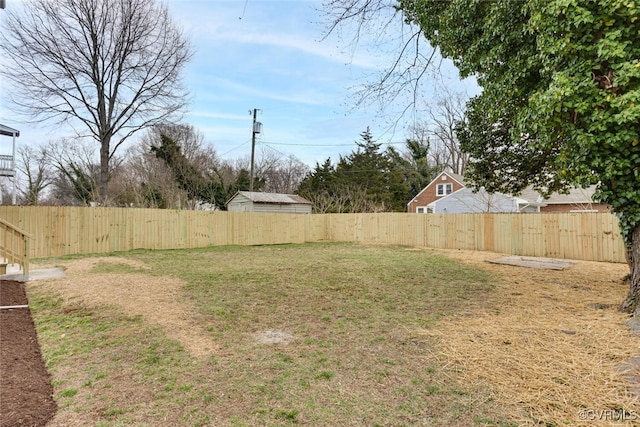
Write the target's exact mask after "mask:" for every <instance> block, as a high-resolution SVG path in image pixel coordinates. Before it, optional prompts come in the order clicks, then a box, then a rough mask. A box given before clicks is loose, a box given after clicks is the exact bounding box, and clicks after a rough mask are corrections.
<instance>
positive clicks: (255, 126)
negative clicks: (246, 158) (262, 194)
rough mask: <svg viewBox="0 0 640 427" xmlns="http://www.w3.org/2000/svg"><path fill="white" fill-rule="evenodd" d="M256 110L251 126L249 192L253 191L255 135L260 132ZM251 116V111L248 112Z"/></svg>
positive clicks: (255, 110) (260, 126)
mask: <svg viewBox="0 0 640 427" xmlns="http://www.w3.org/2000/svg"><path fill="white" fill-rule="evenodd" d="M258 111H259V110H258V109H257V108H254V109H253V125H252V126H251V173H250V178H249V179H250V181H249V191H253V164H254V155H255V151H256V134H257V133H260V132H261V131H262V123H260V122H258V121H256V118H257V117H258ZM249 114H251V111H249Z"/></svg>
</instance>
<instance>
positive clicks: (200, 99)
mask: <svg viewBox="0 0 640 427" xmlns="http://www.w3.org/2000/svg"><path fill="white" fill-rule="evenodd" d="M10 1H16V0H10ZM10 1H8V2H7V3H9V5H8V6H7V7H9V6H10ZM168 6H169V10H170V12H171V15H172V17H173V18H174V19H175V20H176V21H177V22H178V23H180V24H181V25H182V27H183V28H184V30H185V33H186V35H187V36H188V37H189V39H190V40H191V42H192V44H193V47H194V49H195V54H194V56H193V59H192V61H191V62H190V63H189V64H188V66H187V67H186V70H185V71H186V72H185V85H186V87H187V89H188V90H189V91H190V93H191V96H192V102H191V104H190V106H189V111H188V113H187V114H186V115H185V117H184V120H183V121H184V122H185V123H188V124H192V125H194V126H195V127H196V128H197V129H198V130H200V131H201V132H202V133H203V134H204V136H205V140H206V142H207V143H209V144H212V145H213V146H214V147H215V149H216V152H217V154H218V155H219V156H220V157H221V158H223V159H230V160H231V159H237V158H242V157H246V156H248V155H249V154H250V150H251V124H252V116H251V114H250V111H251V110H252V109H254V108H257V109H260V111H259V114H258V120H259V121H260V122H261V123H262V124H263V132H262V134H260V135H259V136H258V142H257V144H256V150H257V152H259V151H260V150H261V149H267V150H275V151H276V153H279V154H281V155H282V156H289V155H294V156H296V157H297V158H298V159H300V160H301V161H303V162H304V163H306V164H308V165H309V166H313V165H314V164H315V162H322V161H324V160H325V159H326V158H328V157H330V158H331V159H332V160H333V161H334V162H335V161H337V159H338V156H339V155H340V154H343V155H344V154H348V153H350V152H351V151H353V150H354V149H355V148H356V146H355V141H356V140H358V139H359V135H360V133H361V132H363V131H364V130H365V129H366V128H367V127H368V126H369V127H370V128H371V130H372V132H373V136H374V138H375V139H376V140H378V141H379V142H381V143H389V142H391V143H400V142H402V141H404V139H405V137H406V133H405V129H404V128H403V126H404V125H407V124H410V123H411V121H412V120H414V119H416V118H417V119H419V118H420V116H419V115H417V116H416V115H411V116H408V117H405V120H404V121H401V122H400V124H399V126H397V127H393V126H390V123H394V122H395V120H396V119H397V112H394V111H393V108H389V110H388V111H386V116H385V115H379V114H377V113H378V108H377V106H373V105H372V106H371V108H364V109H357V110H354V109H353V107H354V103H353V99H354V92H353V90H352V89H350V88H353V87H354V86H357V85H359V84H361V83H363V82H365V81H368V80H371V79H372V78H373V76H374V75H375V74H376V73H378V72H380V71H381V70H383V69H384V67H385V65H388V63H389V61H390V60H391V57H389V56H385V54H384V53H382V52H383V50H382V49H376V52H375V53H372V52H371V51H368V50H367V49H364V48H362V49H356V50H355V51H353V50H352V51H349V47H348V46H346V44H344V43H343V42H341V41H340V40H338V39H337V38H336V37H331V38H329V39H327V40H324V41H321V38H322V35H323V33H324V29H325V26H324V23H323V22H322V14H321V12H319V9H321V6H322V5H321V2H320V1H311V0H308V1H305V0H295V1H294V0H290V1H275V0H248V1H246V0H227V1H218V0H199V1H198V0H174V1H171V2H169V3H168ZM366 42H367V40H366V39H365V40H363V44H362V46H364V45H366ZM377 42H378V43H379V41H377ZM441 72H442V76H441V77H440V78H439V79H437V80H441V81H440V82H436V79H434V78H432V80H433V81H432V87H427V90H426V92H425V93H426V99H427V100H429V98H430V97H431V96H432V95H433V94H432V92H431V91H433V90H437V89H436V88H437V87H438V85H443V84H444V85H445V86H448V87H450V88H453V90H455V91H466V92H468V93H470V94H473V93H474V92H475V91H477V87H476V86H475V84H474V83H473V82H472V81H467V82H465V83H464V84H462V83H460V81H459V78H458V74H457V71H456V70H455V68H454V67H453V66H451V65H450V64H448V63H445V64H443V66H442V67H441ZM430 85H431V83H430ZM11 118H14V117H13V116H11V114H10V112H9V111H7V110H6V108H5V107H4V106H3V108H0V120H1V122H2V123H3V124H5V125H8V126H11V127H16V128H18V129H20V130H21V137H20V138H19V143H22V144H32V143H37V142H39V141H42V140H43V139H44V138H47V137H52V136H53V135H54V134H55V132H54V133H51V131H50V130H47V131H43V130H42V129H37V128H35V127H34V126H33V125H31V124H29V123H20V122H17V121H14V120H11ZM58 131H62V130H58ZM56 136H58V135H56ZM59 136H63V135H59ZM398 147H401V146H398Z"/></svg>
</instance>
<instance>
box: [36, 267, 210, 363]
mask: <svg viewBox="0 0 640 427" xmlns="http://www.w3.org/2000/svg"><path fill="white" fill-rule="evenodd" d="M100 263H110V264H116V265H122V266H126V267H132V268H135V269H137V270H148V268H149V267H148V266H146V265H145V264H143V263H140V262H134V261H132V260H128V259H126V258H116V257H97V258H84V259H81V260H74V261H71V262H69V263H68V264H67V265H65V267H66V270H65V273H66V274H65V277H64V278H60V279H53V280H47V281H43V282H35V283H34V284H33V286H39V287H42V288H47V289H49V290H50V291H53V292H57V293H60V294H62V295H64V297H65V299H67V300H68V301H72V302H75V303H78V304H81V305H83V306H86V307H92V306H100V305H109V306H115V307H117V308H118V309H120V310H122V311H123V312H124V313H126V314H127V315H130V316H142V317H143V318H144V319H145V320H147V321H149V322H151V323H155V324H157V325H159V326H161V327H162V328H163V329H164V330H165V332H166V333H167V336H168V337H169V338H172V339H175V340H177V341H178V342H180V344H181V345H182V346H183V347H184V349H185V350H186V351H187V352H189V353H190V354H191V355H192V356H194V357H196V358H204V357H207V356H210V355H212V354H214V353H215V352H216V351H217V346H216V344H215V343H214V342H213V341H212V340H211V338H210V336H209V335H208V333H207V331H206V330H205V329H203V328H202V326H201V325H199V324H198V323H197V322H196V321H195V320H194V319H193V316H192V313H191V311H190V309H189V307H188V306H186V305H185V304H183V302H182V293H181V290H182V287H183V286H184V282H183V281H181V280H178V279H176V278H172V277H155V276H151V275H148V274H144V273H106V274H96V273H94V272H93V269H94V268H95V267H96V265H98V264H100Z"/></svg>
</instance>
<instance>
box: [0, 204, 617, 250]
mask: <svg viewBox="0 0 640 427" xmlns="http://www.w3.org/2000/svg"><path fill="white" fill-rule="evenodd" d="M0 219H3V220H4V221H6V222H8V223H11V224H13V225H15V226H17V227H19V228H20V229H21V230H24V231H25V232H26V233H28V234H29V235H31V236H32V237H33V240H32V241H31V245H30V247H29V255H30V257H31V258H46V257H52V256H60V255H69V254H89V253H105V252H117V251H128V250H132V249H182V248H197V247H206V246H218V245H268V244H281V243H304V242H320V241H335V242H375V243H388V244H398V245H409V246H424V247H432V248H443V249H470V250H480V251H494V252H500V253H506V254H514V255H528V256H545V257H554V258H568V259H581V260H591V261H607V262H626V261H625V248H624V243H623V241H622V238H621V237H620V235H619V232H618V220H617V218H616V217H615V216H614V215H612V214H609V213H554V214H552V213H549V214H414V213H377V214H322V215H302V214H270V213H244V212H206V211H183V210H159V209H127V208H88V207H87V208H84V207H57V206H43V207H29V206H0Z"/></svg>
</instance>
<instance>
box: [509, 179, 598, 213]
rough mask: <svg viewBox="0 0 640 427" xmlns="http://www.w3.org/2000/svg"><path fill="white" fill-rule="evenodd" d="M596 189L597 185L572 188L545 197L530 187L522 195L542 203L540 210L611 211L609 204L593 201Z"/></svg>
mask: <svg viewBox="0 0 640 427" xmlns="http://www.w3.org/2000/svg"><path fill="white" fill-rule="evenodd" d="M595 191H596V186H595V185H591V186H589V187H587V188H572V189H571V190H570V191H569V193H568V194H558V193H553V194H551V196H549V198H547V199H545V198H544V197H543V196H542V195H541V194H540V193H538V192H537V191H534V190H533V189H532V188H530V187H528V188H526V189H524V190H523V191H522V194H521V195H520V197H523V198H525V199H528V200H536V201H538V202H540V203H542V204H543V205H542V206H541V207H540V212H609V210H610V206H609V205H608V204H606V203H598V202H594V201H593V194H594V193H595Z"/></svg>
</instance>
